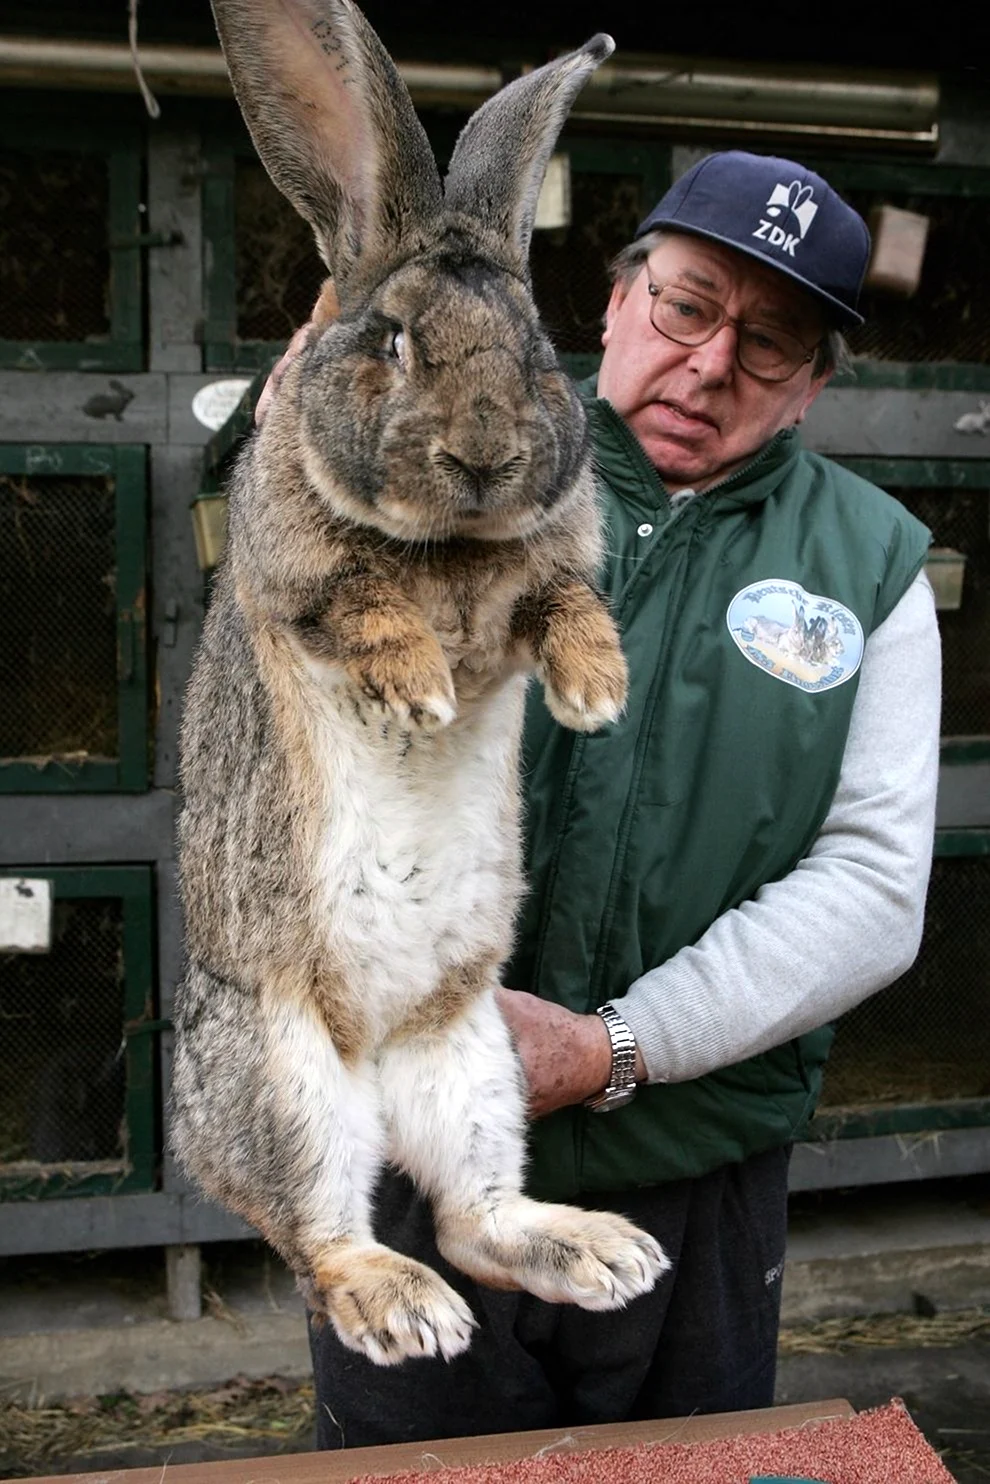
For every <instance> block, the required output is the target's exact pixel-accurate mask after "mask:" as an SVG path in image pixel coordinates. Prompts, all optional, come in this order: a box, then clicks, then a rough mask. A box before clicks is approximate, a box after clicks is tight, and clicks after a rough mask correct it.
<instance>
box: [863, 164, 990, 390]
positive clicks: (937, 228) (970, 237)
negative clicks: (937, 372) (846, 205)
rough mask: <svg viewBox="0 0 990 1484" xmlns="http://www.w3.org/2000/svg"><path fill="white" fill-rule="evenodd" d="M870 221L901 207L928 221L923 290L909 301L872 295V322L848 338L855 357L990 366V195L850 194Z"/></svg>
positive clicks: (867, 297) (866, 305) (867, 307)
mask: <svg viewBox="0 0 990 1484" xmlns="http://www.w3.org/2000/svg"><path fill="white" fill-rule="evenodd" d="M846 194H847V195H848V199H849V200H850V202H851V204H852V205H853V206H855V207H856V209H857V210H858V211H859V212H861V213H862V215H863V216H864V217H867V218H868V217H869V214H870V212H871V210H872V209H873V208H874V207H875V206H880V205H883V204H886V205H889V206H895V207H898V208H900V209H902V210H905V211H913V212H917V213H920V214H921V215H922V216H926V217H928V219H929V229H928V239H927V244H926V249H925V260H924V267H923V269H922V275H921V284H920V286H919V288H918V291H917V293H916V294H915V295H914V296H913V297H912V298H910V299H899V298H898V299H895V298H892V297H890V296H889V295H884V294H878V293H871V292H866V293H865V294H864V296H863V301H862V304H861V306H860V307H861V309H862V311H863V313H864V314H865V315H866V324H865V325H863V326H862V327H861V328H860V329H858V330H853V331H851V332H850V334H849V343H850V347H851V349H852V351H853V353H854V354H855V355H857V356H864V357H867V358H869V359H871V360H880V361H928V362H930V361H970V362H982V363H987V362H990V279H988V275H987V273H986V271H985V264H986V254H987V241H988V239H990V196H975V197H967V196H943V195H925V194H924V193H923V192H910V193H908V192H903V193H898V192H886V191H884V192H877V191H850V192H847V193H846Z"/></svg>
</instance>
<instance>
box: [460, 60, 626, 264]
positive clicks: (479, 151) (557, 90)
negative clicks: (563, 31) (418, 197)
mask: <svg viewBox="0 0 990 1484" xmlns="http://www.w3.org/2000/svg"><path fill="white" fill-rule="evenodd" d="M614 50H615V42H614V41H613V40H612V38H611V36H605V35H604V34H599V35H598V36H593V37H592V38H591V40H590V41H588V42H586V43H585V45H584V46H583V47H581V48H580V50H579V51H576V52H570V53H569V54H568V55H567V56H564V57H559V58H558V59H557V60H556V61H554V62H548V63H547V65H546V66H545V67H540V68H539V69H538V70H537V71H536V72H530V73H527V74H526V75H525V76H523V77H518V78H516V80H515V81H514V82H511V83H509V85H508V87H506V88H503V89H502V91H501V92H500V93H496V94H495V96H494V97H493V98H489V100H488V102H487V103H485V104H483V105H482V107H481V108H479V109H478V112H477V113H476V114H474V116H473V117H472V118H471V119H469V121H468V123H467V124H466V126H465V128H464V130H463V132H462V133H461V136H460V138H459V139H458V141H457V145H456V147H455V149H454V153H453V157H452V158H451V162H450V169H449V171H448V173H447V179H446V182H445V205H446V206H447V208H448V209H449V210H451V211H463V212H467V213H469V214H470V215H471V216H475V217H479V218H480V219H481V220H482V221H483V222H484V223H485V225H486V226H488V227H490V228H492V229H493V230H494V231H495V232H497V233H498V235H499V236H500V237H501V238H502V240H503V242H504V244H505V247H506V249H507V250H508V252H509V255H510V257H511V258H512V260H513V263H514V266H515V268H516V270H517V271H518V272H519V273H520V274H521V275H522V276H523V277H528V273H529V266H528V265H529V243H530V238H531V236H532V234H533V220H534V218H535V216H536V202H537V198H538V196H539V194H540V186H541V185H542V184H543V177H544V175H545V174H546V168H547V164H548V163H549V160H550V155H551V154H552V152H553V148H554V145H555V144H556V142H557V136H558V134H559V133H560V131H561V128H562V127H563V124H564V120H565V119H566V117H567V115H568V112H569V111H570V107H571V104H572V103H573V102H574V99H575V98H576V97H577V95H578V93H579V92H580V91H581V89H582V87H583V86H584V84H585V83H586V82H587V80H588V78H589V77H590V76H591V74H592V72H594V70H595V68H596V67H598V66H600V65H601V63H602V62H604V61H605V59H606V57H610V56H611V55H612V52H613V51H614Z"/></svg>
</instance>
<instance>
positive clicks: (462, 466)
mask: <svg viewBox="0 0 990 1484" xmlns="http://www.w3.org/2000/svg"><path fill="white" fill-rule="evenodd" d="M433 462H434V464H435V465H436V466H437V467H438V468H439V469H441V470H442V471H443V472H444V473H445V474H446V475H447V476H448V477H450V478H451V479H452V480H453V482H454V485H455V488H456V490H457V494H458V496H459V499H460V502H461V503H462V504H464V505H466V506H468V507H469V508H473V509H478V510H483V509H486V508H487V507H488V506H489V505H491V504H492V503H494V501H495V499H496V497H497V495H498V493H499V491H500V490H501V489H503V488H504V486H505V484H506V482H507V480H508V479H510V478H511V476H512V475H513V474H514V473H515V471H516V469H517V468H518V465H519V462H520V459H519V455H518V454H512V455H511V456H510V457H508V458H503V459H500V460H499V461H498V462H486V461H485V460H484V459H483V458H482V457H481V456H479V455H472V456H467V455H465V454H464V453H463V452H462V453H452V452H451V450H450V449H449V448H440V449H437V450H436V451H435V453H434V454H433Z"/></svg>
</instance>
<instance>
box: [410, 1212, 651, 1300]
mask: <svg viewBox="0 0 990 1484" xmlns="http://www.w3.org/2000/svg"><path fill="white" fill-rule="evenodd" d="M439 1236H440V1250H441V1251H442V1252H443V1254H444V1256H445V1257H446V1258H447V1260H448V1261H449V1262H452V1263H454V1265H455V1266H456V1267H459V1268H460V1269H461V1270H462V1271H463V1272H465V1273H470V1274H471V1275H472V1276H473V1277H475V1278H477V1279H478V1280H479V1281H480V1282H482V1283H489V1284H491V1285H492V1286H494V1287H502V1288H505V1287H516V1288H524V1289H526V1291H527V1292H528V1293H532V1294H535V1295H536V1297H537V1298H541V1299H544V1300H545V1301H546V1302H547V1303H550V1304H577V1305H579V1306H580V1307H581V1308H582V1309H594V1310H599V1309H622V1308H624V1307H625V1305H626V1304H627V1303H628V1302H629V1301H630V1299H634V1298H638V1297H639V1295H640V1294H643V1293H649V1291H650V1289H651V1288H652V1287H653V1286H654V1284H655V1283H656V1282H657V1280H658V1279H659V1278H661V1277H662V1276H663V1274H664V1273H666V1272H668V1271H669V1269H670V1260H669V1258H668V1257H667V1255H666V1253H665V1252H664V1250H663V1248H662V1247H661V1246H660V1244H659V1242H656V1241H655V1240H654V1239H653V1237H651V1236H650V1235H649V1233H648V1232H644V1231H641V1230H640V1228H639V1227H638V1226H633V1224H632V1222H631V1221H627V1220H626V1219H625V1217H624V1216H617V1215H613V1214H612V1213H611V1212H609V1211H581V1210H579V1209H577V1207H574V1206H550V1205H544V1204H543V1203H541V1202H539V1201H531V1200H529V1199H527V1198H526V1197H519V1198H517V1199H515V1200H513V1201H511V1202H506V1203H505V1204H504V1205H501V1206H499V1207H498V1208H497V1209H496V1210H494V1211H492V1212H490V1213H489V1215H488V1220H487V1222H486V1221H485V1219H484V1218H481V1219H480V1220H478V1219H475V1220H474V1221H473V1222H472V1221H471V1220H469V1219H465V1218H461V1220H459V1221H458V1220H454V1221H453V1222H451V1221H450V1220H449V1219H448V1221H447V1222H446V1224H445V1225H444V1227H443V1229H442V1230H441V1231H440V1233H439Z"/></svg>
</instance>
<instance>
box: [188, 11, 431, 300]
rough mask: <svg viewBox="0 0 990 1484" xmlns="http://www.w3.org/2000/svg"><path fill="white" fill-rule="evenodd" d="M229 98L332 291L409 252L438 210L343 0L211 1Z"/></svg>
mask: <svg viewBox="0 0 990 1484" xmlns="http://www.w3.org/2000/svg"><path fill="white" fill-rule="evenodd" d="M212 3H213V14H214V18H215V20H216V24H217V30H218V32H219V34H220V41H221V44H222V46H223V50H224V55H225V57H226V60H227V67H228V69H229V71H230V77H231V81H232V83H233V86H234V92H235V94H236V96H237V101H238V103H239V104H240V107H241V111H242V113H243V114H244V119H245V122H246V123H247V126H248V128H249V129H250V131H251V137H252V139H253V140H254V143H255V147H256V149H257V151H258V154H259V155H260V156H261V159H262V163H263V164H264V166H265V169H266V170H267V171H268V173H269V175H270V176H271V178H272V180H273V181H274V182H275V184H276V185H277V186H278V188H279V190H280V191H281V192H282V194H283V195H284V196H287V197H288V199H289V200H290V201H291V202H292V204H293V206H294V207H295V208H296V210H297V211H298V212H299V213H300V215H301V216H303V217H305V219H306V220H307V221H308V222H309V223H310V225H311V226H312V228H313V230H314V232H315V233H316V240H317V244H318V246H319V249H320V254H321V256H322V258H323V260H324V262H325V263H326V264H327V267H328V268H329V269H330V271H331V273H332V274H333V276H334V280H335V283H336V285H337V289H338V292H339V293H340V296H341V299H342V300H346V299H348V298H350V297H351V296H352V295H360V294H361V292H362V288H365V289H366V288H367V287H369V286H373V284H374V283H375V282H377V281H378V279H379V278H380V277H381V276H382V273H383V272H384V271H385V270H387V268H388V267H389V265H390V264H391V262H392V261H394V260H395V259H396V258H399V257H405V256H408V255H409V254H410V252H415V251H416V250H417V248H418V247H419V246H420V244H421V237H422V231H423V228H424V227H425V226H426V224H427V223H428V222H429V221H430V220H431V218H433V217H434V216H435V215H436V213H437V211H438V210H439V209H440V206H441V203H442V191H441V186H440V176H439V173H438V171H437V166H436V161H435V160H434V158H433V151H432V150H431V149H430V145H429V142H428V140H427V138H426V133H425V131H424V129H423V126H422V124H421V123H420V122H419V119H418V118H417V117H416V113H415V111H414V109H413V106H412V100H411V98H410V97H409V93H408V91H407V89H406V86H405V83H404V82H403V81H402V79H401V77H400V76H399V73H398V71H397V69H396V67H395V64H394V63H393V61H392V59H391V58H390V57H389V55H388V53H387V52H386V51H385V48H384V47H383V46H382V44H381V42H380V41H379V39H378V37H377V36H376V35H375V33H374V31H373V30H372V29H371V27H370V26H369V25H368V22H367V21H366V20H365V18H364V16H363V15H362V14H361V12H360V11H359V10H358V9H357V7H356V6H355V5H353V4H351V0H212Z"/></svg>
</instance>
